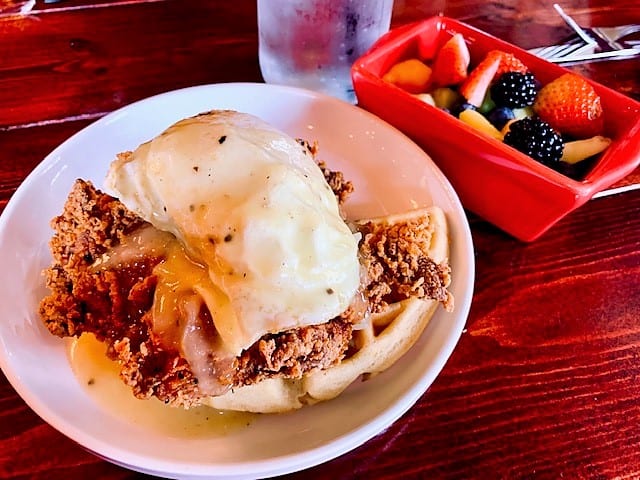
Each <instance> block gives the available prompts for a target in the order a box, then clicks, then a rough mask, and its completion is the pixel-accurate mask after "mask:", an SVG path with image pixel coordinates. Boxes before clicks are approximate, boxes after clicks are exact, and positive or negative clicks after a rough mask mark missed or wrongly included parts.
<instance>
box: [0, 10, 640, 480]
mask: <svg viewBox="0 0 640 480" xmlns="http://www.w3.org/2000/svg"><path fill="white" fill-rule="evenodd" d="M552 3H553V1H552V0H524V1H517V0H504V1H501V2H497V1H481V0H454V1H445V0H434V1H418V0H396V2H395V7H394V17H393V26H398V25H402V24H405V23H408V22H412V21H416V20H420V19H422V18H425V17H427V16H430V15H433V14H437V13H440V12H442V13H444V14H445V15H448V16H451V17H455V18H458V19H461V20H463V21H465V22H467V23H470V24H471V25H473V26H476V27H478V28H481V29H483V30H485V31H488V32H490V33H492V34H494V35H496V36H499V37H501V38H504V39H506V40H508V41H511V42H513V43H515V44H517V45H520V46H522V47H524V48H531V47H535V46H540V45H545V44H550V43H555V42H558V41H559V40H561V39H562V38H564V37H566V36H567V35H568V34H569V33H570V30H569V29H568V28H567V27H566V25H564V23H563V22H562V20H561V19H560V18H559V17H558V16H557V14H556V13H555V11H554V10H553V8H552ZM7 5H9V2H6V1H5V2H2V3H0V12H2V8H4V7H6V6H7ZM562 5H563V7H564V9H565V11H566V12H567V13H569V14H570V15H572V16H573V17H574V18H575V19H576V20H577V21H578V22H579V23H580V24H581V25H583V26H590V25H595V26H602V25H615V24H620V23H634V22H635V23H640V4H639V3H638V2H637V0H612V1H605V0H598V1H586V0H567V1H566V2H564V3H562ZM570 68H571V69H573V70H574V71H576V72H579V73H581V74H583V75H585V76H587V77H589V78H592V79H594V80H596V81H598V82H601V83H603V84H605V85H608V86H610V87H611V88H613V89H615V90H617V91H619V92H621V93H623V94H625V95H628V96H629V97H631V98H634V99H636V100H640V59H638V58H636V59H630V60H625V61H615V62H594V63H589V64H584V65H579V66H573V67H570ZM235 81H261V76H260V71H259V67H258V61H257V25H256V6H255V0H235V1H233V2H226V1H209V0H155V1H143V0H112V1H97V0H82V1H75V0H67V1H61V2H56V3H46V4H45V3H44V2H42V1H37V2H36V3H35V6H34V8H33V10H32V11H31V12H30V13H28V14H26V15H15V13H14V12H13V11H11V10H10V9H9V8H7V9H6V10H4V13H0V208H4V206H5V205H6V203H7V201H8V200H9V199H10V197H11V195H12V194H13V193H14V191H15V190H16V188H17V187H18V186H19V185H20V183H21V182H22V181H23V180H24V178H25V177H26V175H27V174H28V173H29V172H30V171H31V170H32V169H33V168H34V167H35V166H36V165H37V164H38V163H39V162H40V161H41V160H42V159H43V157H44V156H45V155H46V154H47V153H48V152H50V151H51V150H52V149H53V148H54V147H56V146H57V145H58V144H60V143H61V142H62V141H64V140H65V139H66V138H68V137H69V136H71V135H72V134H74V133H75V132H77V131H78V130H80V129H82V128H83V127H85V126H86V125H88V124H89V123H91V122H92V121H94V120H95V119H97V118H100V117H101V116H103V115H104V114H106V113H108V112H111V111H113V110H115V109H117V108H119V107H121V106H123V105H126V104H129V103H131V102H133V101H136V100H139V99H141V98H144V97H148V96H150V95H154V94H157V93H160V92H164V91H168V90H173V89H176V88H180V87H185V86H190V85H197V84H205V83H218V82H235ZM638 141H640V139H638ZM630 178H634V179H640V175H639V174H638V173H637V172H636V173H635V174H634V176H630ZM634 182H635V180H634ZM623 183H624V182H623ZM627 183H633V182H629V181H628V180H627ZM469 221H470V224H471V228H472V234H473V241H474V247H475V254H476V255H475V257H476V262H477V264H476V272H477V273H476V279H475V280H476V287H475V293H474V297H473V303H472V307H471V312H470V315H469V318H468V321H467V326H466V329H465V331H464V333H463V335H462V338H461V339H460V342H459V344H458V346H457V347H456V349H455V351H454V353H453V355H452V356H451V358H450V359H449V361H448V363H447V365H446V366H445V368H444V370H443V371H442V373H441V374H440V376H439V377H438V378H437V379H436V381H435V382H434V383H433V385H432V386H431V387H430V388H429V390H428V391H427V393H426V394H425V395H424V396H423V397H422V398H421V399H420V400H419V401H418V402H417V403H416V405H415V406H414V407H413V408H412V409H411V410H410V411H409V412H407V413H406V414H405V415H404V416H403V417H402V418H401V419H400V420H399V421H398V422H396V423H394V424H393V425H392V426H390V427H389V428H388V429H387V430H386V431H384V432H383V433H381V434H380V435H378V436H376V437H375V438H373V439H372V440H370V441H369V442H367V443H366V444H364V445H362V446H361V447H359V448H358V449H356V450H354V451H353V452H351V453H349V454H346V455H344V456H342V457H340V458H338V459H335V460H333V461H330V462H328V463H326V464H323V465H320V466H317V467H314V468H311V469H309V470H306V471H304V472H300V473H298V474H293V475H290V476H289V478H292V479H298V478H299V479H308V478H314V479H315V478H317V479H321V478H322V479H324V478H334V479H348V478H372V479H373V478H402V477H404V478H434V479H435V478H438V479H439V478H446V479H463V478H464V479H472V478H474V479H475V478H478V479H485V478H508V479H510V478H514V479H558V478H580V479H582V478H593V479H609V478H611V479H613V478H640V382H639V378H640V191H631V192H627V193H624V194H618V195H611V196H607V197H604V198H598V199H594V200H591V201H589V202H588V203H587V204H586V205H584V206H583V207H581V208H580V209H578V210H577V211H575V212H573V213H572V214H570V215H569V216H567V217H566V218H565V219H563V220H562V221H561V222H560V223H559V224H557V225H556V226H554V227H553V228H552V229H551V230H550V231H549V232H547V233H546V234H545V235H544V236H543V237H542V238H540V239H539V240H537V241H535V242H533V243H530V244H524V243H521V242H518V241H517V240H514V239H512V238H510V237H509V236H507V235H505V234H504V233H502V232H500V231H499V230H497V229H496V228H495V227H493V226H491V225H489V224H488V223H486V222H484V221H483V220H481V219H479V218H477V217H475V216H474V215H472V214H469ZM0 348H1V347H0ZM143 477H144V476H143V475H140V474H137V473H134V472H131V471H128V470H125V469H123V468H120V467H117V466H115V465H112V464H110V463H108V462H106V461H104V460H101V459H100V458H98V457H96V456H94V455H93V454H91V453H89V452H87V451H86V450H84V449H83V448H82V447H80V446H78V445H76V444H75V443H74V442H72V441H71V440H69V439H67V438H66V437H64V436H63V435H61V434H60V433H58V432H57V431H56V430H54V429H53V428H52V427H50V426H49V425H47V424H46V423H44V422H43V421H42V420H41V419H40V418H39V417H38V416H37V415H36V414H35V413H33V412H32V411H31V410H30V409H29V408H28V407H27V406H26V404H25V403H24V402H23V400H22V399H21V398H20V397H19V396H18V395H17V393H16V392H15V391H14V390H13V388H12V387H11V386H10V385H9V383H8V382H7V380H6V378H5V377H4V376H2V375H1V374H0V478H8V479H27V478H31V479H65V480H67V479H87V478H96V479H108V480H115V479H133V478H143Z"/></svg>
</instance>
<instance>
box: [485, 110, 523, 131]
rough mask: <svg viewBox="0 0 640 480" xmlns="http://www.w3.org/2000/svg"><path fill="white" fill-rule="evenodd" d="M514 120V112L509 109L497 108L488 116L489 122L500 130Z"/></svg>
mask: <svg viewBox="0 0 640 480" xmlns="http://www.w3.org/2000/svg"><path fill="white" fill-rule="evenodd" d="M514 118H516V117H515V115H514V114H513V110H511V109H510V108H509V107H496V108H494V109H493V110H491V111H490V112H489V113H488V114H487V120H489V122H491V124H492V125H493V126H494V127H496V128H497V129H498V130H502V127H504V126H505V124H506V123H507V122H508V121H509V120H513V119H514Z"/></svg>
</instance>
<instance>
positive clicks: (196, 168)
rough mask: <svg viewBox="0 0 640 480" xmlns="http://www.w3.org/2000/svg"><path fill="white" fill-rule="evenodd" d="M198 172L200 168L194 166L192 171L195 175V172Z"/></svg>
mask: <svg viewBox="0 0 640 480" xmlns="http://www.w3.org/2000/svg"><path fill="white" fill-rule="evenodd" d="M198 170H200V167H199V166H197V165H195V166H194V167H193V171H194V172H196V173H197V172H198Z"/></svg>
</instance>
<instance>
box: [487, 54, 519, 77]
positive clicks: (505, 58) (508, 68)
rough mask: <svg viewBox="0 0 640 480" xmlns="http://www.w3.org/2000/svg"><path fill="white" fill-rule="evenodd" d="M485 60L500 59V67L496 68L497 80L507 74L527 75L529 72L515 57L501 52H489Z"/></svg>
mask: <svg viewBox="0 0 640 480" xmlns="http://www.w3.org/2000/svg"><path fill="white" fill-rule="evenodd" d="M487 58H499V59H500V66H499V67H498V71H497V72H496V75H495V78H498V77H500V75H502V74H503V73H507V72H520V73H527V72H528V71H529V69H528V68H527V66H526V65H525V64H524V63H522V62H521V61H520V60H518V59H517V58H516V57H515V55H513V54H511V53H507V52H503V51H502V50H491V51H490V52H489V53H487Z"/></svg>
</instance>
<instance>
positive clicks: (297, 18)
mask: <svg viewBox="0 0 640 480" xmlns="http://www.w3.org/2000/svg"><path fill="white" fill-rule="evenodd" d="M392 6H393V0H258V27H259V58H260V69H261V71H262V76H263V78H264V79H265V81H266V82H267V83H273V84H281V85H293V86H299V87H304V88H309V89H311V90H316V91H320V92H324V93H328V94H329V95H333V96H336V97H339V98H342V99H345V100H348V101H351V102H353V101H354V100H355V96H354V94H353V86H352V84H351V74H350V70H351V65H352V64H353V62H354V61H355V60H356V59H357V58H358V57H360V56H361V55H362V54H364V53H365V52H366V51H367V49H368V48H369V47H370V46H371V45H372V44H373V43H374V42H375V41H376V40H377V39H378V38H379V37H380V36H381V35H382V34H384V33H385V32H386V31H387V30H389V24H390V22H391V10H392Z"/></svg>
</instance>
